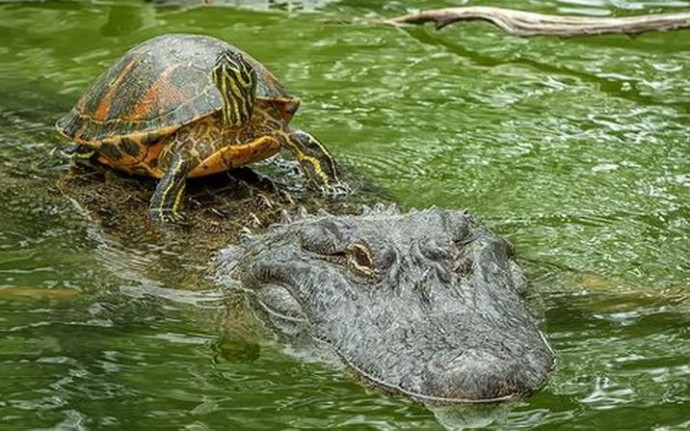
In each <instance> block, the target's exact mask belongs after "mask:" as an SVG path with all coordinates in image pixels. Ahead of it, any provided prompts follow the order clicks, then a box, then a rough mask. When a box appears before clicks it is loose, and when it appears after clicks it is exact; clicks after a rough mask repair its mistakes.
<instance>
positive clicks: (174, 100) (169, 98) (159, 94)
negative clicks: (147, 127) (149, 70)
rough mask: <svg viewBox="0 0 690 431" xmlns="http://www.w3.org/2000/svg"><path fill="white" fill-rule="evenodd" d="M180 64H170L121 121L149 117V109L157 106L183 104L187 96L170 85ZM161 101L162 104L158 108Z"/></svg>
mask: <svg viewBox="0 0 690 431" xmlns="http://www.w3.org/2000/svg"><path fill="white" fill-rule="evenodd" d="M180 66H181V65H180V64H172V65H170V66H168V68H167V69H165V70H164V71H163V72H161V74H160V75H159V76H158V78H156V80H155V81H154V82H153V83H152V84H151V85H150V86H149V88H148V90H146V92H145V93H144V94H143V95H142V96H141V98H139V101H138V102H137V103H136V104H135V105H134V107H133V108H132V110H131V111H130V113H129V114H127V115H123V116H122V119H123V120H125V121H136V120H141V119H142V118H148V117H151V109H152V108H154V107H156V105H159V106H158V108H159V109H160V108H165V105H167V106H171V105H177V104H182V103H184V102H185V101H186V100H187V99H189V96H187V95H185V94H184V93H182V92H181V91H179V90H178V89H176V88H175V87H174V86H173V85H171V80H170V78H171V76H172V74H173V73H174V72H175V70H176V69H178V68H179V67H180ZM161 101H162V102H163V103H164V105H163V106H160V103H161Z"/></svg>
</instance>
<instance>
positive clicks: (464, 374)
mask: <svg viewBox="0 0 690 431" xmlns="http://www.w3.org/2000/svg"><path fill="white" fill-rule="evenodd" d="M216 265H217V270H216V280H217V281H218V282H219V283H220V284H221V285H224V286H228V287H231V288H239V289H242V290H243V291H245V292H246V293H247V294H248V296H249V297H250V298H251V300H252V302H253V303H254V305H255V309H256V310H259V312H260V313H261V314H262V316H263V321H265V322H266V324H267V326H268V327H270V328H271V329H272V331H273V332H274V333H277V334H280V335H281V336H282V337H285V338H286V339H288V340H290V339H292V340H294V339H311V340H313V341H314V343H315V345H316V348H317V350H319V351H321V352H323V351H326V352H331V353H332V354H333V355H335V356H336V357H337V358H339V360H340V361H341V362H342V363H343V364H345V366H346V367H347V368H348V369H350V370H351V371H352V372H353V374H354V375H355V376H357V377H358V378H360V379H361V380H363V381H364V382H365V383H368V384H370V385H373V386H375V387H378V388H380V389H382V390H384V391H386V392H393V393H399V394H403V395H406V396H409V397H411V398H413V399H415V400H418V401H421V402H424V403H426V404H429V403H432V404H437V403H440V404H448V403H453V404H454V403H475V402H497V401H504V400H507V399H511V398H515V397H519V396H524V395H526V394H528V393H530V392H532V391H533V390H534V389H536V388H538V387H539V386H540V385H541V384H542V383H543V382H544V380H545V377H546V376H547V374H548V373H549V372H550V370H551V369H552V367H553V352H552V350H551V347H550V346H549V343H548V341H547V340H546V337H545V336H544V334H543V333H542V332H541V331H540V330H539V328H538V326H537V322H536V321H535V319H534V317H533V316H532V315H531V314H530V312H529V311H528V307H527V305H526V303H525V300H524V295H525V293H526V287H527V282H526V279H525V276H524V274H523V272H522V271H521V269H520V267H519V266H518V264H517V263H516V260H515V252H514V248H513V246H512V245H511V244H510V243H509V242H507V241H506V240H505V239H503V238H501V237H499V236H497V235H495V234H493V233H491V232H490V231H489V230H487V229H486V228H485V227H483V226H482V225H481V224H480V223H478V222H477V221H476V220H475V219H474V218H473V217H472V216H470V215H469V214H468V213H467V212H462V211H455V210H446V209H440V208H430V209H426V210H422V211H414V210H413V211H410V212H406V213H403V212H400V211H399V210H398V209H397V208H396V207H395V206H385V205H377V206H375V207H374V208H371V209H370V208H365V209H364V211H363V212H362V213H360V214H357V215H332V214H329V213H327V212H323V211H322V212H320V213H318V214H307V213H303V214H298V215H297V216H296V217H293V218H292V219H290V220H285V221H284V222H283V223H280V224H277V225H274V226H273V227H271V228H269V229H268V230H266V231H265V232H263V233H261V234H259V235H254V236H245V237H244V238H243V240H242V241H241V242H240V243H239V244H238V245H234V246H230V247H227V248H225V249H223V250H222V251H220V252H219V253H218V254H217V256H216Z"/></svg>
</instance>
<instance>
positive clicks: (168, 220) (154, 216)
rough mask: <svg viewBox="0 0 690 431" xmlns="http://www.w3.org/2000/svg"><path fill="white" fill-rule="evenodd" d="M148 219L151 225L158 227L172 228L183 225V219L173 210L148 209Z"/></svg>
mask: <svg viewBox="0 0 690 431" xmlns="http://www.w3.org/2000/svg"><path fill="white" fill-rule="evenodd" d="M149 217H151V221H153V223H155V224H157V225H160V226H173V225H180V224H184V221H185V218H184V216H183V215H182V214H180V213H178V212H177V211H174V210H163V209H149Z"/></svg>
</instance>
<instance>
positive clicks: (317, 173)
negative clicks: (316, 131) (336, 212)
mask: <svg viewBox="0 0 690 431" xmlns="http://www.w3.org/2000/svg"><path fill="white" fill-rule="evenodd" d="M283 143H284V146H285V147H286V148H287V149H288V150H289V151H290V152H291V153H292V154H293V155H294V156H295V158H296V159H297V161H298V162H299V164H300V166H301V168H302V172H304V175H305V176H306V177H307V181H308V182H309V183H310V184H311V185H313V186H315V187H316V188H318V189H319V190H321V191H322V192H324V193H325V194H343V193H346V192H347V191H348V189H347V186H346V185H345V184H344V183H341V182H340V179H339V178H338V169H337V167H336V164H335V160H333V156H331V154H330V153H329V152H328V150H327V149H326V147H325V146H324V145H323V144H322V143H321V142H319V140H318V139H316V138H315V137H314V136H312V135H310V134H309V133H307V132H305V131H302V130H293V131H291V132H290V133H288V134H287V136H286V139H285V140H284V141H283Z"/></svg>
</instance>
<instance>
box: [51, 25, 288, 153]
mask: <svg viewBox="0 0 690 431" xmlns="http://www.w3.org/2000/svg"><path fill="white" fill-rule="evenodd" d="M226 50H232V51H236V52H239V53H241V54H242V55H243V56H244V57H245V58H246V59H247V61H248V62H249V63H250V64H251V65H252V66H253V67H254V70H255V72H256V77H257V86H256V97H257V98H258V99H265V100H268V101H270V102H271V103H277V104H281V105H283V106H281V108H282V111H283V112H284V117H283V118H284V120H285V121H286V122H289V121H290V119H291V118H292V115H293V114H294V112H295V110H296V109H297V107H298V105H299V99H298V98H296V97H295V96H292V95H290V94H288V93H287V92H286V90H285V89H284V88H283V86H282V85H281V84H280V83H279V82H278V81H277V79H276V78H275V77H274V76H273V74H271V72H269V71H268V70H267V69H266V68H265V67H264V66H263V65H262V64H261V63H259V62H258V61H256V60H255V59H254V58H252V57H251V56H250V55H248V54H246V53H244V52H243V51H241V50H240V49H239V48H237V47H235V46H233V45H231V44H229V43H227V42H224V41H222V40H219V39H215V38H213V37H209V36H201V35H190V34H167V35H162V36H158V37H155V38H153V39H150V40H148V41H146V42H143V43H142V44H140V45H138V46H136V47H134V48H132V49H131V50H129V51H128V52H127V53H126V54H125V55H123V56H122V58H120V59H119V60H118V61H117V62H116V63H115V64H113V65H112V66H111V67H110V68H109V69H108V70H106V71H105V72H104V73H103V74H102V75H101V76H100V77H99V78H98V79H97V80H96V82H94V83H93V84H92V85H91V87H89V89H88V90H87V91H86V93H85V94H84V95H83V96H82V98H81V99H80V100H79V102H77V104H76V105H75V106H74V108H72V110H71V111H70V112H69V113H68V114H67V115H65V116H64V117H62V118H60V119H59V120H58V121H57V123H56V128H57V130H58V132H60V133H61V134H62V135H64V136H65V137H67V138H69V139H71V140H73V141H76V142H78V143H81V144H86V145H88V146H91V147H94V148H98V147H99V146H100V143H101V142H103V141H119V140H122V139H125V138H129V139H132V140H133V141H134V142H139V143H143V142H146V141H150V140H153V139H157V138H160V137H162V136H166V135H168V134H171V133H173V132H174V131H175V130H177V129H179V128H180V127H182V126H184V125H186V124H189V123H191V122H193V121H195V120H197V119H199V118H202V117H205V116H207V115H210V114H212V113H214V112H216V111H219V110H220V109H221V108H222V107H223V99H222V97H221V95H220V92H219V91H218V89H217V88H216V86H215V85H214V83H213V80H212V78H211V70H212V69H213V67H214V65H215V62H216V58H217V57H218V55H219V54H220V53H221V52H223V51H226Z"/></svg>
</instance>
